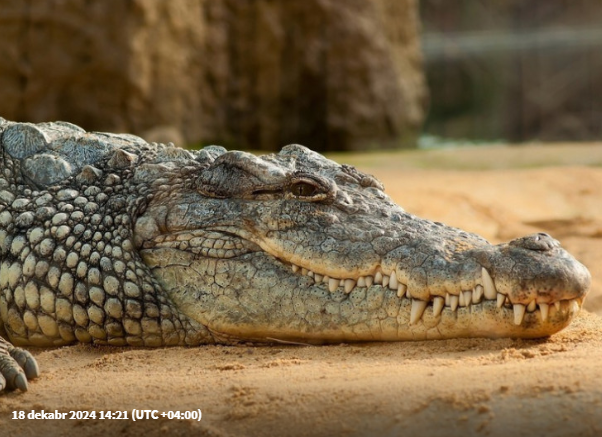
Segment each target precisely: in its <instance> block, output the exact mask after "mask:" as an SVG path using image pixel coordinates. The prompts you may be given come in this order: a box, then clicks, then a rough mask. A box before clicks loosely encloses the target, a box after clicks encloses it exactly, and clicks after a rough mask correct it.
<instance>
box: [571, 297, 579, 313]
mask: <svg viewBox="0 0 602 437" xmlns="http://www.w3.org/2000/svg"><path fill="white" fill-rule="evenodd" d="M570 302H571V303H570V306H569V308H570V309H571V312H573V313H577V312H579V310H580V309H581V307H580V306H579V303H578V302H577V299H573V300H571V301H570Z"/></svg>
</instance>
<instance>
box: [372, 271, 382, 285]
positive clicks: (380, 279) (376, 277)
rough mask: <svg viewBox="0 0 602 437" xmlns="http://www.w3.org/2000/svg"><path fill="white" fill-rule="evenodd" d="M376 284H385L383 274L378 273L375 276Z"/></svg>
mask: <svg viewBox="0 0 602 437" xmlns="http://www.w3.org/2000/svg"><path fill="white" fill-rule="evenodd" d="M374 283H375V284H382V283H383V274H382V273H381V272H376V274H375V275H374Z"/></svg>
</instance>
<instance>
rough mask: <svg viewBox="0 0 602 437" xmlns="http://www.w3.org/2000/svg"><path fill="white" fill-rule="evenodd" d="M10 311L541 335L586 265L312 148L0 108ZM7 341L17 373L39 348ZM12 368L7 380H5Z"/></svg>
mask: <svg viewBox="0 0 602 437" xmlns="http://www.w3.org/2000/svg"><path fill="white" fill-rule="evenodd" d="M0 134H1V150H0V165H1V168H2V172H1V173H0V255H1V265H0V317H1V321H2V324H3V326H4V330H5V331H6V334H7V335H6V336H7V338H8V340H10V342H11V343H12V344H15V345H33V346H49V345H55V346H56V345H65V344H70V343H74V342H83V343H97V344H110V345H133V346H169V345H190V346H192V345H198V344H203V343H213V342H229V343H231V342H236V341H240V340H245V341H249V340H251V341H259V342H272V341H295V342H304V343H326V342H340V341H365V340H366V341H371V340H418V339H437V338H452V337H469V336H474V337H503V336H509V337H543V336H548V335H551V334H553V333H554V332H557V331H558V330H560V329H562V328H564V327H565V326H567V324H568V323H569V322H570V321H571V319H572V318H573V317H574V315H575V314H576V312H577V311H578V310H579V308H580V306H581V303H582V300H583V297H584V296H585V294H586V292H587V290H588V288H589V283H590V275H589V272H588V271H587V269H586V268H585V267H584V266H582V265H581V264H580V263H578V262H577V261H576V260H575V259H574V258H573V257H572V256H571V255H569V254H568V253H567V252H566V251H564V250H562V249H561V248H560V246H559V244H558V242H557V241H555V240H553V239H552V238H551V237H550V236H548V235H546V234H536V235H531V236H527V237H524V238H521V239H517V240H513V241H511V242H509V243H507V244H502V245H495V246H494V245H491V244H489V243H488V242H487V241H485V240H484V239H482V238H480V237H478V236H476V235H474V234H469V233H466V232H464V231H461V230H458V229H455V228H450V227H447V226H445V225H443V224H441V223H434V222H431V221H428V220H423V219H420V218H418V217H415V216H413V215H411V214H409V213H407V212H405V211H404V210H403V209H402V208H401V207H399V206H398V205H396V204H395V203H393V202H392V201H391V199H389V197H387V196H386V195H385V194H384V192H383V187H382V185H381V184H380V183H379V182H378V181H377V180H376V179H374V178H373V177H371V176H369V175H366V174H363V173H360V172H359V171H357V170H356V169H354V168H353V167H349V166H345V165H343V166H341V165H338V164H337V163H335V162H332V161H329V160H327V159H325V158H324V157H322V156H321V155H319V154H317V153H314V152H312V151H310V150H308V149H306V148H304V147H302V146H298V145H291V146H287V147H285V148H284V149H283V150H282V151H281V152H280V153H279V154H276V155H266V156H262V157H255V156H253V155H250V154H248V153H243V152H226V151H225V150H224V149H223V148H220V147H214V146H212V147H208V148H205V149H204V150H201V151H199V152H188V151H185V150H182V149H178V148H175V147H173V145H167V146H166V145H161V144H147V143H146V142H144V141H143V140H142V139H140V138H138V137H134V136H131V135H113V134H102V133H86V132H84V131H83V130H82V129H80V128H79V127H77V126H74V125H71V124H68V123H43V124H38V125H33V124H19V123H11V122H7V121H6V120H3V119H1V118H0ZM11 343H8V342H7V341H4V340H3V342H0V373H1V374H2V375H4V377H5V379H6V381H5V383H3V384H2V385H3V386H4V385H5V386H6V387H7V388H15V387H19V388H21V389H26V388H27V380H26V379H31V378H34V377H36V376H37V374H38V370H37V365H36V364H35V360H33V358H32V357H31V355H30V354H29V353H28V352H26V351H23V350H21V349H18V348H15V347H14V346H12V344H11ZM0 382H1V381H0Z"/></svg>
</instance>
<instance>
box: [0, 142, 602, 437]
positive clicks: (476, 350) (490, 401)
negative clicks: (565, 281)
mask: <svg viewBox="0 0 602 437" xmlns="http://www.w3.org/2000/svg"><path fill="white" fill-rule="evenodd" d="M518 150H520V151H519V152H517V149H507V148H506V149H503V148H500V149H495V150H494V149H492V150H490V151H488V152H487V151H479V152H476V153H473V152H471V151H470V150H461V151H455V152H436V153H435V154H431V155H430V156H431V157H433V160H434V162H436V163H438V164H436V165H435V167H438V168H437V169H417V168H416V167H424V165H423V163H422V160H424V159H425V158H424V157H425V156H426V157H428V156H429V154H390V155H382V156H381V155H369V156H359V157H357V156H356V157H353V158H350V159H351V161H353V162H354V163H355V164H356V165H358V166H360V167H363V168H364V169H365V170H367V171H368V172H370V173H373V174H376V175H377V176H378V177H380V178H381V179H382V180H383V181H384V182H385V185H386V187H387V191H388V192H389V194H390V195H392V196H393V197H394V198H395V199H396V200H397V201H398V202H399V203H400V204H402V205H403V206H404V207H405V208H406V209H407V210H409V211H411V212H414V213H416V214H418V215H421V216H425V217H429V218H432V219H436V220H440V221H443V222H446V223H448V224H451V225H454V226H458V227H462V228H464V229H466V230H469V231H473V232H477V233H480V234H482V235H483V236H485V237H486V238H488V239H490V240H492V241H502V240H506V239H509V238H513V237H516V236H520V235H524V234H526V233H530V232H535V231H546V232H549V233H551V234H552V235H554V236H555V237H556V238H558V239H559V240H560V241H561V243H562V244H563V245H564V246H565V247H566V248H568V249H569V250H570V251H571V252H572V253H574V254H575V256H577V258H579V259H580V260H581V261H582V262H583V263H585V264H586V265H587V266H588V267H589V268H590V270H591V272H592V274H593V286H592V291H591V293H590V296H589V297H588V299H587V301H586V305H585V308H587V309H588V310H589V311H583V312H582V313H581V315H580V316H579V317H578V319H577V320H576V321H575V322H574V323H573V324H572V325H571V326H570V327H569V328H568V329H566V330H564V331H562V332H561V333H559V334H556V335H554V336H553V337H552V338H550V339H547V340H537V341H534V340H530V341H522V340H512V339H501V340H484V339H462V340H449V341H430V342H416V343H388V344H383V343H380V344H378V343H376V344H361V345H337V346H319V347H295V346H274V347H247V346H240V347H223V346H208V347H201V348H194V349H185V348H173V349H159V350H147V349H127V348H108V347H90V346H81V345H80V346H74V347H65V348H61V349H54V350H48V349H44V350H34V351H33V352H34V355H35V356H36V357H37V359H38V360H39V364H40V367H41V369H42V372H43V373H42V376H41V378H40V379H38V380H36V381H34V382H32V383H31V384H30V390H29V391H28V392H27V393H18V392H13V393H8V394H5V395H2V396H0V435H6V436H9V435H10V436H36V435H43V434H45V435H65V436H68V435H82V436H87V435H91V436H97V435H98V436H101V435H106V434H108V433H113V434H116V435H123V436H137V435H141V434H145V435H149V436H154V435H200V436H247V435H249V436H255V435H256V436H275V435H281V436H322V435H323V436H336V435H345V436H364V435H366V436H367V435H382V436H397V435H399V436H472V435H476V436H481V435H482V436H507V435H513V436H540V435H546V436H567V435H571V436H598V435H602V372H601V371H600V366H599V363H600V362H602V331H601V329H600V328H602V319H601V318H600V316H599V315H602V245H601V244H600V242H601V238H602V167H599V166H593V167H592V166H583V164H597V165H599V164H600V162H602V146H597V147H591V148H589V149H588V148H583V147H577V148H572V149H571V148H570V147H562V146H558V147H550V148H545V153H542V150H543V149H542V148H538V147H528V148H521V149H518ZM446 153H448V155H447V157H448V159H447V160H446V159H445V156H446ZM479 154H482V156H483V158H482V159H481V160H480V161H479V160H478V156H477V158H475V155H479ZM543 154H545V155H546V156H548V155H550V156H552V158H549V159H548V158H546V159H544V160H543V161H542V155H543ZM517 156H518V157H517ZM463 157H464V158H463ZM521 157H522V158H521ZM437 159H440V160H441V162H439V161H437ZM417 160H418V161H417ZM449 162H457V163H460V164H461V165H458V167H461V168H463V170H451V169H449V168H448V167H449V165H447V164H446V163H449ZM417 163H418V164H417ZM560 163H569V164H580V165H571V166H562V167H559V166H557V164H560ZM413 164H416V165H415V166H413ZM542 164H543V165H546V166H545V167H537V168H532V166H533V165H537V166H539V165H542ZM509 167H513V168H509ZM517 167H529V168H517ZM478 168H481V169H478ZM483 168H484V169H483ZM134 408H135V409H139V410H144V409H151V410H158V412H159V413H161V412H167V411H191V410H197V409H201V410H202V420H201V421H193V420H185V419H179V420H178V419H168V418H159V419H156V420H154V419H148V420H138V421H136V422H134V421H132V420H131V417H132V409H134ZM32 410H35V412H40V411H41V410H44V411H45V412H50V411H52V412H54V411H55V410H57V411H60V412H69V411H72V410H88V411H96V412H97V418H96V419H73V420H68V419H64V420H56V419H45V420H34V419H23V420H18V419H17V420H13V419H12V417H13V414H14V412H15V411H24V412H25V414H27V413H30V412H31V411H32ZM109 410H110V411H113V412H117V411H127V415H128V417H129V418H130V419H128V420H118V419H110V420H109V419H100V418H99V415H100V412H101V411H109Z"/></svg>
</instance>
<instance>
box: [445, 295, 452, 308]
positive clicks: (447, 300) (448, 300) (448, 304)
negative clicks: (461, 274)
mask: <svg viewBox="0 0 602 437" xmlns="http://www.w3.org/2000/svg"><path fill="white" fill-rule="evenodd" d="M450 302H451V301H450V295H449V293H445V306H446V307H448V306H451V303H450Z"/></svg>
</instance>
